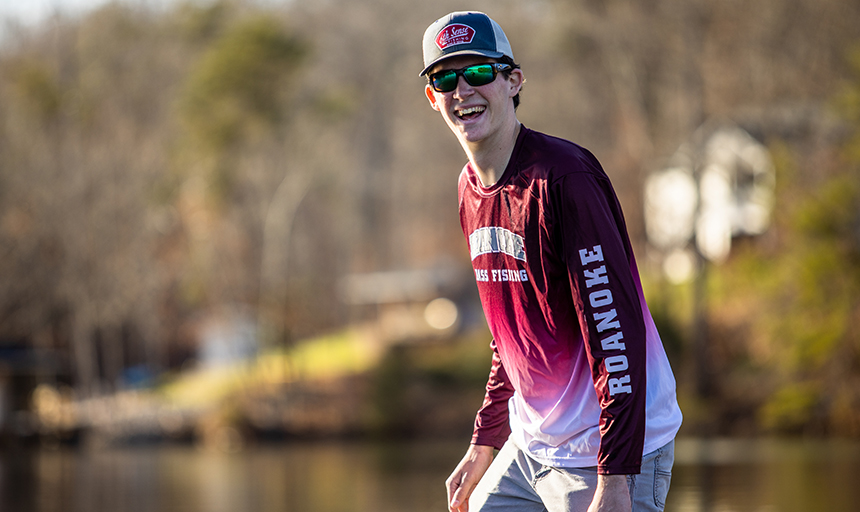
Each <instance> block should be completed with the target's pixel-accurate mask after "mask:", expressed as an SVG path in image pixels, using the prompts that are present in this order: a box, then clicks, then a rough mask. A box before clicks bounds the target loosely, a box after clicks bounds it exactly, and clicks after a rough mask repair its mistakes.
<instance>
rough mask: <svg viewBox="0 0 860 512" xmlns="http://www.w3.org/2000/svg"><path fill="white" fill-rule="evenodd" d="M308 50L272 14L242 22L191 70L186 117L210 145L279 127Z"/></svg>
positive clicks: (226, 145) (226, 144) (214, 147)
mask: <svg viewBox="0 0 860 512" xmlns="http://www.w3.org/2000/svg"><path fill="white" fill-rule="evenodd" d="M305 53H306V48H305V45H304V44H303V43H302V42H301V41H300V40H299V39H298V38H296V37H295V36H291V35H290V34H287V33H285V32H284V30H283V28H282V27H281V26H280V25H279V24H278V23H277V22H276V21H275V20H273V19H272V18H270V17H268V16H259V17H256V18H252V19H248V20H245V21H242V22H241V23H239V24H237V25H235V26H233V27H231V28H230V29H229V30H228V31H227V32H226V33H225V34H224V35H223V36H222V37H220V38H219V39H217V40H216V41H215V42H214V43H213V44H212V46H211V47H210V49H209V50H208V51H207V52H206V53H205V54H204V55H203V56H202V57H201V59H200V62H199V64H197V66H196V67H195V68H193V69H192V70H191V74H190V76H189V78H188V84H187V86H186V92H185V95H184V98H183V100H182V101H183V108H182V111H183V114H184V118H185V120H186V122H187V123H188V125H189V128H190V129H191V131H192V132H193V133H194V134H195V135H196V136H197V137H199V138H200V139H201V140H202V142H203V143H204V144H205V145H206V146H207V147H206V150H209V151H211V150H216V151H220V150H223V149H225V148H230V147H232V146H234V145H236V144H239V143H241V142H242V141H243V139H245V138H248V137H252V136H253V134H254V133H255V132H257V133H260V134H265V133H269V132H270V130H272V129H273V128H276V127H277V125H278V123H279V122H280V121H281V120H282V118H283V116H284V114H285V110H286V108H287V106H288V105H287V104H286V103H285V98H286V97H288V93H289V92H290V88H291V85H292V84H291V81H290V80H289V78H290V75H291V73H295V68H296V66H298V64H299V63H300V62H301V60H302V58H303V57H304V55H305Z"/></svg>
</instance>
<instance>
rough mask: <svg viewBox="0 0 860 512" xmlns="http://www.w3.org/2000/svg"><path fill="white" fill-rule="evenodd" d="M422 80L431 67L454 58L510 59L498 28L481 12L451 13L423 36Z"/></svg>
mask: <svg viewBox="0 0 860 512" xmlns="http://www.w3.org/2000/svg"><path fill="white" fill-rule="evenodd" d="M423 47H424V70H423V71H422V72H421V74H420V75H419V76H424V75H425V74H427V72H428V71H430V68H432V67H433V65H434V64H436V63H437V62H439V61H440V60H442V59H447V58H448V57H454V56H455V55H483V56H485V57H490V58H492V59H500V58H502V57H510V58H511V60H513V59H514V52H513V50H511V43H509V42H508V38H507V36H505V33H504V31H502V27H500V26H499V24H498V23H496V22H495V21H493V20H492V19H490V17H489V16H487V15H486V14H484V13H482V12H452V13H451V14H449V15H447V16H444V17H442V18H439V19H438V20H436V21H434V22H433V24H432V25H430V26H429V27H427V30H426V31H425V32H424V42H423Z"/></svg>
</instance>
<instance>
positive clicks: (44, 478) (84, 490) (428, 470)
mask: <svg viewBox="0 0 860 512" xmlns="http://www.w3.org/2000/svg"><path fill="white" fill-rule="evenodd" d="M465 447H466V446H465V444H464V443H454V442H450V441H444V442H440V441H428V442H410V443H389V444H385V445H383V444H379V443H366V442H310V443H285V444H272V445H268V444H267V445H257V446H252V447H246V448H245V449H244V450H242V451H240V452H238V453H229V454H228V453H220V452H210V451H203V450H200V449H198V448H195V447H193V446H175V445H168V446H163V445H159V446H155V447H153V446H147V447H136V448H123V449H101V450H83V449H68V448H59V449H38V450H34V451H24V450H12V451H11V452H10V451H6V452H5V453H4V454H3V455H2V459H0V511H4V512H5V511H10V512H150V511H151V512H155V511H159V512H164V511H176V512H252V511H253V512H275V511H277V512H425V511H426V512H430V511H434V512H444V511H445V510H447V509H446V507H445V492H444V486H443V482H444V480H445V478H446V477H447V475H448V473H449V472H450V471H451V469H453V467H454V465H455V464H456V463H457V461H458V460H459V459H460V457H461V455H462V452H463V450H465ZM666 510H667V511H670V512H746V511H749V512H793V511H797V512H801V511H802V512H815V511H826V512H855V511H858V510H860V443H858V442H847V441H845V442H843V441H799V440H754V441H739V440H707V441H705V440H693V439H682V440H679V441H678V443H677V445H676V464H675V470H674V474H673V479H672V489H671V491H670V493H669V499H668V501H667V504H666Z"/></svg>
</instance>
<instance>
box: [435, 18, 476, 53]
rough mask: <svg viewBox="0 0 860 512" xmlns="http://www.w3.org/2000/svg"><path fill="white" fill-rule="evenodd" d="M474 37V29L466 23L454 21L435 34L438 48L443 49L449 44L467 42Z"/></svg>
mask: <svg viewBox="0 0 860 512" xmlns="http://www.w3.org/2000/svg"><path fill="white" fill-rule="evenodd" d="M474 37H475V29H473V28H472V27H470V26H468V25H461V24H459V23H454V24H453V25H448V26H447V27H445V29H444V30H442V32H439V35H438V36H436V46H438V47H439V49H440V50H444V49H445V48H447V47H449V46H453V45H457V44H469V43H471V42H472V39H473V38H474Z"/></svg>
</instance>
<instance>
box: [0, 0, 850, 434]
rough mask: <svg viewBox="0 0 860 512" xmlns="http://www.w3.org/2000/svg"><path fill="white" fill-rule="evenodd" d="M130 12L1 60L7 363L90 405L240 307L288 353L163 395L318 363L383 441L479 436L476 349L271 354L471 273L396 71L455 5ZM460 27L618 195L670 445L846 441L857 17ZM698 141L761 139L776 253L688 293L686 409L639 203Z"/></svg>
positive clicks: (481, 365) (242, 384) (23, 46)
mask: <svg viewBox="0 0 860 512" xmlns="http://www.w3.org/2000/svg"><path fill="white" fill-rule="evenodd" d="M147 5H148V4H147V3H145V2H143V3H137V4H136V5H134V6H132V5H130V4H128V3H109V4H107V5H105V6H103V7H102V8H100V9H97V10H95V11H93V12H91V13H89V14H87V15H86V16H82V17H80V18H74V19H72V18H64V17H62V16H59V17H56V18H54V19H52V20H51V22H50V23H45V24H44V25H42V26H37V27H19V28H18V29H17V30H16V31H12V32H10V34H11V35H10V36H9V37H8V38H7V40H6V41H5V42H4V46H3V47H2V48H0V344H2V345H3V346H6V345H10V346H11V345H16V346H17V345H22V346H25V347H28V348H33V349H38V350H40V351H45V352H47V353H51V354H54V355H56V363H55V364H56V366H55V367H52V368H50V369H49V371H46V374H50V377H46V378H47V379H48V380H53V381H56V382H57V383H60V384H62V383H68V384H71V385H72V386H73V387H74V390H75V393H76V394H77V396H91V395H94V394H99V393H103V392H107V391H110V390H117V389H119V390H121V389H122V388H123V387H124V386H127V385H128V383H127V381H126V380H124V375H125V372H124V370H125V369H126V368H129V367H146V368H148V369H150V370H151V371H152V372H153V373H159V372H165V371H177V370H178V369H180V368H183V367H186V366H185V365H188V364H189V362H190V361H193V360H194V359H195V357H196V355H197V352H198V350H199V348H200V345H201V343H205V340H204V339H203V336H202V334H201V332H202V328H201V326H202V325H203V324H204V323H205V320H206V319H211V318H216V319H217V318H219V315H221V314H222V312H223V311H225V310H229V309H231V308H234V306H235V307H236V308H244V309H247V310H248V311H250V313H249V314H248V316H249V317H250V318H252V319H254V320H256V321H257V322H258V323H260V324H262V323H263V322H269V323H271V325H273V326H275V328H273V329H272V330H273V331H277V335H276V336H273V338H275V342H274V344H275V345H280V347H279V350H273V351H269V350H266V351H265V353H264V354H263V356H262V357H261V358H260V361H259V365H260V366H259V367H255V368H254V369H253V370H248V371H247V372H246V373H242V372H239V373H240V376H241V378H238V380H236V381H233V380H231V379H232V377H230V378H226V379H220V377H217V379H218V380H219V382H221V384H216V383H214V382H212V381H208V380H206V378H203V377H201V376H199V375H198V376H196V377H199V378H200V381H199V382H197V383H196V384H195V383H191V382H188V383H186V384H187V390H188V391H182V392H180V391H178V390H177V391H176V393H178V394H179V395H182V396H184V397H186V398H184V399H183V400H185V399H188V397H189V396H191V397H194V396H197V397H200V398H201V399H202V398H203V397H206V396H207V393H208V394H210V395H212V396H215V395H218V396H234V395H233V394H232V393H233V391H235V390H236V389H248V388H249V387H256V384H255V385H254V386H249V384H248V381H247V380H244V379H245V378H246V377H248V375H250V374H254V375H268V377H266V378H267V379H270V380H271V381H272V382H274V381H275V380H277V379H282V380H284V379H287V375H288V374H289V375H297V373H296V372H299V373H303V374H304V375H306V376H308V377H309V378H310V377H312V376H317V371H318V369H319V368H322V367H324V366H327V365H328V366H331V367H332V368H335V369H336V370H337V371H336V373H338V374H339V375H340V376H341V377H343V378H344V379H349V378H353V377H355V375H356V374H358V373H361V372H364V371H367V372H370V373H369V374H368V380H369V381H370V382H368V383H365V384H367V385H368V386H369V388H370V390H369V391H368V392H369V395H368V396H370V397H371V398H369V400H370V401H371V402H372V406H370V409H373V410H374V411H375V412H373V413H370V416H371V417H372V418H371V420H370V421H371V423H373V424H374V425H376V428H378V429H379V430H380V431H406V432H408V431H412V430H414V429H416V428H420V427H419V426H417V425H421V424H422V422H423V423H424V424H425V425H427V428H434V426H439V425H441V424H442V423H445V422H449V423H450V424H457V425H459V424H460V423H461V422H462V421H463V418H465V419H466V423H470V422H471V420H472V418H473V417H474V416H473V415H474V410H475V408H476V407H477V406H478V405H480V404H479V402H480V395H481V394H482V391H483V382H484V381H485V379H486V372H487V364H488V356H486V350H487V349H486V338H485V337H484V336H476V338H475V339H469V340H464V343H462V344H455V345H456V346H443V345H439V346H432V345H431V346H414V347H412V346H410V347H403V348H400V349H397V350H395V351H393V352H391V353H390V354H387V355H385V354H371V355H372V356H373V357H376V356H378V357H379V359H373V360H374V361H379V362H380V365H379V366H378V367H377V366H375V365H373V364H372V363H370V362H368V361H369V359H367V357H369V355H368V354H364V353H362V352H361V350H357V349H356V348H355V347H354V346H351V345H349V344H348V343H346V342H345V341H343V340H340V341H337V340H327V341H319V343H317V344H316V345H315V346H314V344H308V345H305V344H301V345H299V346H296V347H295V348H291V347H290V346H289V345H288V342H291V341H293V340H300V339H315V340H318V339H319V336H320V334H321V333H326V332H333V331H334V332H338V331H340V330H341V329H343V328H344V327H345V326H348V325H356V324H359V323H362V322H373V321H375V320H378V319H379V311H378V309H377V308H374V307H368V308H364V309H358V308H351V307H350V306H349V305H347V304H345V303H344V302H343V301H342V300H341V297H340V295H339V283H340V281H341V279H342V278H343V277H344V276H346V275H349V274H351V273H355V272H373V271H380V270H392V269H417V268H428V267H432V266H435V265H437V264H439V262H447V261H450V260H453V261H457V262H459V263H460V264H461V265H464V266H468V257H467V254H466V253H465V252H464V249H463V240H462V233H460V232H459V230H458V229H457V222H458V220H457V209H456V175H457V172H458V170H459V169H461V167H462V164H463V161H464V157H463V154H462V150H461V149H460V148H459V147H458V146H457V144H456V141H455V140H454V139H453V138H452V137H451V134H450V132H449V131H448V129H447V127H446V126H445V124H444V122H443V121H441V120H440V119H438V115H437V114H436V113H435V112H433V111H432V110H431V109H430V108H429V107H428V106H427V103H426V99H425V98H424V97H423V94H422V90H423V82H422V80H421V79H420V78H418V77H417V76H416V75H417V72H418V70H419V68H420V46H419V43H418V40H419V39H420V34H421V33H422V32H423V30H424V29H425V27H426V26H427V23H428V22H429V20H432V19H435V18H436V17H438V16H439V15H440V13H442V12H446V11H450V10H454V9H456V8H458V7H459V6H458V5H457V1H456V0H443V1H442V2H441V3H439V2H436V3H432V4H429V3H427V4H415V3H408V2H402V1H400V0H373V1H366V2H364V1H363V2H353V1H348V0H333V1H330V2H280V3H279V2H259V3H258V2H254V1H251V0H220V1H215V2H196V1H193V2H192V1H189V2H184V3H178V4H172V6H171V7H168V8H166V9H165V10H158V9H149V8H148V7H147ZM473 7H474V8H476V9H479V10H485V11H489V12H491V14H492V15H493V16H494V18H495V19H497V20H498V21H499V22H500V23H501V24H502V25H503V26H505V27H506V32H507V34H508V36H509V38H510V39H511V40H512V43H513V44H514V46H515V47H516V48H517V57H518V60H519V61H520V63H521V64H522V65H523V69H524V72H525V73H526V75H527V76H528V78H529V81H528V84H527V87H526V88H525V90H524V91H523V106H522V107H521V108H520V109H519V111H518V115H520V116H521V120H522V121H523V122H524V124H525V125H526V126H529V127H533V128H535V129H538V130H541V131H545V132H547V133H552V134H554V135H558V136H561V137H565V138H568V139H570V140H574V141H576V142H577V143H581V144H583V145H584V146H586V147H588V148H589V149H590V150H592V151H593V152H594V153H595V155H597V156H598V158H599V159H600V160H601V162H602V164H603V166H604V168H605V169H606V170H607V173H608V174H609V175H610V176H611V178H612V180H613V183H614V184H615V186H616V188H617V189H618V193H619V197H620V200H621V202H622V204H623V205H624V208H625V215H626V218H627V221H628V226H629V229H630V232H631V239H632V241H633V243H634V246H635V247H636V248H637V256H638V257H639V262H640V264H641V265H642V266H643V280H644V281H645V282H646V284H647V285H648V289H649V304H650V306H651V308H652V310H653V312H654V317H655V321H656V322H657V323H658V324H659V328H660V330H661V333H662V334H663V338H664V341H665V343H666V345H667V350H668V352H669V354H670V357H671V359H672V363H673V366H674V367H675V368H676V370H677V372H678V377H679V378H678V380H679V384H680V391H681V394H682V399H683V400H685V401H686V403H685V405H684V407H685V413H686V414H687V418H688V423H687V424H686V426H685V428H691V429H692V430H691V431H695V429H696V428H697V426H702V425H709V424H713V425H715V426H714V427H713V428H711V427H708V430H707V431H717V432H727V433H730V432H744V433H747V432H753V431H759V430H767V431H776V432H779V431H790V432H815V433H818V432H831V433H845V434H851V435H860V413H858V411H860V355H858V353H860V333H858V329H857V328H856V327H855V326H856V325H858V321H860V313H858V308H860V298H858V297H860V291H858V287H860V249H858V247H860V228H858V225H860V220H858V217H860V214H858V204H860V190H858V189H860V185H858V183H860V179H858V168H860V51H856V50H855V51H853V52H848V53H846V48H849V47H851V46H852V45H856V44H857V41H858V34H857V29H856V27H857V26H860V7H858V5H856V4H855V3H852V2H845V1H844V0H797V1H796V2H783V1H781V0H761V1H759V2H741V1H738V0H732V1H727V2H707V1H705V0H647V1H646V0H620V1H617V2H610V3H601V2H591V1H581V0H547V1H543V2H515V1H504V2H498V1H495V0H475V4H474V5H473ZM387 19H396V20H397V23H393V24H392V23H383V22H382V21H381V20H387ZM834 105H835V108H834ZM714 118H717V119H727V120H731V121H732V122H734V123H736V124H738V125H739V126H741V127H743V128H745V129H747V130H748V131H750V133H752V134H753V135H754V136H755V137H756V138H758V139H759V140H761V141H763V142H764V143H765V144H767V146H768V147H769V148H770V149H771V151H772V153H773V155H774V157H775V160H776V164H777V172H778V176H777V187H778V190H777V203H776V208H777V210H776V211H775V212H774V217H773V218H774V224H773V226H772V228H771V229H770V230H769V232H768V233H766V234H765V235H764V236H762V237H759V238H756V239H745V240H736V241H735V244H734V245H733V249H732V254H731V258H730V259H729V261H728V262H727V263H726V264H724V265H722V266H720V267H717V268H711V269H708V273H707V278H708V282H707V284H708V291H709V294H708V297H707V305H708V307H709V313H710V318H709V320H710V323H709V333H708V334H709V338H710V340H711V347H710V348H711V349H712V350H711V356H712V359H713V364H714V367H715V375H717V376H718V377H719V378H718V386H717V394H716V396H715V397H714V398H713V401H712V402H707V403H706V402H697V401H695V398H691V396H692V395H694V393H692V392H691V391H690V388H691V384H690V383H691V382H693V381H694V380H695V379H694V376H693V375H692V373H693V371H694V365H691V364H688V361H689V359H690V358H691V354H690V352H691V350H690V346H691V342H690V340H691V338H693V336H692V334H694V333H692V332H691V331H692V329H694V328H696V327H693V326H694V325H695V323H694V318H693V316H694V315H693V314H692V312H691V307H690V304H691V303H693V302H694V300H693V295H694V294H693V291H692V289H691V287H690V286H674V285H670V284H668V283H666V282H663V281H661V280H660V278H659V277H657V275H656V273H654V274H652V275H649V271H648V268H647V263H648V258H647V255H646V254H645V251H644V250H640V248H641V249H644V248H645V237H644V230H643V221H642V215H641V206H640V205H641V184H642V181H643V179H644V177H645V176H646V175H647V173H648V172H649V171H650V170H651V169H653V168H654V167H655V166H656V165H658V163H659V162H660V161H661V159H662V158H663V157H667V156H668V155H671V154H672V153H673V152H674V151H675V150H676V149H677V147H678V146H679V145H680V144H681V143H683V142H684V141H686V140H688V139H689V137H690V134H691V133H692V132H693V131H695V130H696V128H697V127H698V126H700V125H701V123H702V122H703V121H704V120H705V119H714ZM466 285H468V286H472V285H471V284H469V283H466ZM264 330H265V328H264V326H261V327H260V331H261V332H262V331H264ZM477 338H481V339H480V340H479V339H477ZM467 347H471V348H467ZM267 348H268V347H267ZM472 351H474V352H472ZM243 371H244V370H243ZM289 372H293V373H289ZM221 377H223V376H221ZM328 378H329V377H326V378H325V379H321V380H326V379H328ZM189 379H191V377H189ZM335 380H336V379H335ZM224 382H227V383H228V384H224V387H222V384H223V383H224ZM316 382H319V381H316ZM260 387H265V385H261V386H260ZM357 387H360V386H357ZM332 388H333V390H332V391H331V393H332V395H334V394H335V393H337V392H351V391H355V390H353V388H352V387H351V386H349V385H341V386H338V385H332ZM341 388H342V389H341ZM172 389H173V388H172ZM175 389H178V388H175ZM464 389H469V390H470V391H469V392H471V391H472V390H474V392H475V398H474V403H468V404H467V406H463V408H462V409H461V408H460V407H461V406H460V405H459V404H460V403H461V402H472V396H471V395H468V392H464V391H463V390H464ZM305 391H307V390H305ZM311 391H313V390H311ZM171 392H173V391H171ZM356 392H357V391H356ZM237 393H238V392H237ZM238 394H239V395H241V393H238ZM273 394H274V393H273ZM467 395H468V396H467ZM267 398H271V399H273V400H275V398H273V397H272V396H268V397H267ZM353 398H354V397H352V396H349V400H346V402H348V403H351V402H355V401H360V400H358V399H353ZM188 400H191V401H193V398H192V399H188ZM306 400H307V402H308V403H311V402H315V401H321V400H322V399H320V398H319V397H318V396H317V395H313V394H312V393H311V392H310V391H309V392H308V394H307V396H306ZM348 403H347V405H348ZM420 404H435V405H436V406H434V407H429V408H428V409H427V410H432V411H434V412H433V414H429V415H428V414H427V413H425V412H423V411H424V409H423V408H422V407H420V406H419V405H420ZM445 404H457V405H451V406H450V407H444V405H445ZM404 412H405V413H408V414H407V415H406V416H408V417H409V418H410V419H409V420H406V419H404V418H405V417H406V416H403V414H402V413H404ZM327 414H329V411H326V412H325V414H324V415H327ZM226 416H228V417H230V418H233V417H234V414H233V413H230V414H227V415H226ZM467 427H468V425H467Z"/></svg>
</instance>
